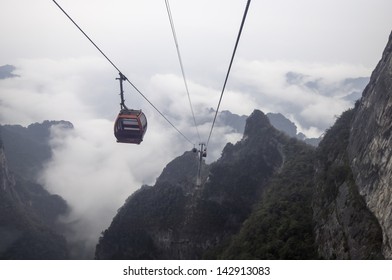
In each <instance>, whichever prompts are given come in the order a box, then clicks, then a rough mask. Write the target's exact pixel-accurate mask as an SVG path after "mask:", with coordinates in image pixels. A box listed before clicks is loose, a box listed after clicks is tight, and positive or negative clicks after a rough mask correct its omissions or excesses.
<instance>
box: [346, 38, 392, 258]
mask: <svg viewBox="0 0 392 280" xmlns="http://www.w3.org/2000/svg"><path fill="white" fill-rule="evenodd" d="M355 109H356V110H355V115H354V117H353V123H352V126H351V130H350V140H349V144H348V155H349V160H350V165H351V167H352V170H353V174H354V180H355V183H356V184H357V185H358V188H359V193H360V194H361V195H362V196H363V197H364V199H365V202H366V205H367V207H368V208H369V209H370V211H371V212H372V213H373V214H374V215H375V217H376V218H377V220H378V222H379V224H380V226H381V229H382V233H383V254H384V255H385V257H386V258H389V259H390V258H392V188H391V186H392V160H391V158H392V133H391V132H392V121H391V120H392V33H391V35H390V37H389V41H388V44H387V46H386V48H385V50H384V52H383V55H382V58H381V60H380V62H379V63H378V65H377V67H376V69H375V70H374V71H373V73H372V76H371V78H370V82H369V84H368V86H367V87H366V88H365V90H364V92H363V96H362V98H361V99H360V100H359V102H358V103H357V106H356V108H355Z"/></svg>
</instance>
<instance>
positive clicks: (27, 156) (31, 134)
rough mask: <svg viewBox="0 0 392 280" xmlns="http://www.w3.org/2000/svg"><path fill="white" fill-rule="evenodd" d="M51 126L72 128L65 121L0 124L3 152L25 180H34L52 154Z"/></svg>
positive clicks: (12, 167) (70, 124) (10, 165)
mask: <svg viewBox="0 0 392 280" xmlns="http://www.w3.org/2000/svg"><path fill="white" fill-rule="evenodd" d="M52 126H61V128H62V129H73V125H72V123H70V122H67V121H44V122H42V123H34V124H31V125H29V126H28V127H23V126H20V125H1V126H0V135H1V137H2V139H3V143H4V146H5V154H6V156H7V159H8V164H9V167H10V169H11V170H12V171H13V172H15V173H16V174H18V175H19V176H21V177H23V178H25V179H27V180H30V181H36V179H37V176H38V173H39V172H40V171H41V170H42V168H43V165H44V164H45V162H46V161H48V160H49V159H50V157H51V155H52V152H51V148H50V145H49V140H50V128H51V127H52Z"/></svg>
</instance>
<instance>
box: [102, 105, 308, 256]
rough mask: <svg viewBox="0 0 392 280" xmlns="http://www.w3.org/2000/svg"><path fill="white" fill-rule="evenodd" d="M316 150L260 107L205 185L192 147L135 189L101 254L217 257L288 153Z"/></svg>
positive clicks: (208, 173)
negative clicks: (275, 123) (280, 126)
mask: <svg viewBox="0 0 392 280" xmlns="http://www.w3.org/2000/svg"><path fill="white" fill-rule="evenodd" d="M297 146H300V147H301V149H300V150H297V149H296V148H294V147H297ZM302 149H303V150H302ZM312 150H313V148H311V147H310V146H307V145H306V144H304V143H301V142H300V141H298V140H295V139H290V138H289V137H288V136H286V135H285V134H283V133H282V132H280V131H278V130H276V129H275V128H274V127H273V126H272V125H271V124H270V122H269V120H268V118H267V116H266V115H264V114H263V113H262V112H261V111H258V110H255V111H254V112H253V113H252V115H251V116H250V117H249V118H248V119H247V122H246V126H245V130H244V136H243V139H242V140H241V141H239V142H238V143H236V144H235V145H233V144H230V143H229V144H227V145H226V147H225V148H224V150H223V152H222V156H221V158H220V159H219V160H218V161H216V162H215V163H213V164H211V165H210V166H205V167H204V168H203V170H205V173H206V174H205V176H204V177H203V179H204V180H203V182H204V183H203V184H202V186H201V187H198V186H196V184H195V176H196V171H197V165H196V164H197V158H196V156H197V155H195V154H193V153H192V152H186V153H185V154H184V155H182V156H180V157H178V158H177V159H175V160H174V161H172V162H171V163H170V164H169V165H168V166H167V167H166V168H165V170H164V172H163V173H162V175H161V176H160V177H159V178H158V180H157V182H156V184H155V185H154V186H144V187H143V188H141V189H140V190H139V191H138V192H136V193H135V194H133V195H131V196H130V197H129V198H128V200H127V202H126V203H125V205H124V206H123V207H122V208H121V209H120V210H119V211H118V214H117V215H116V217H115V218H114V219H113V222H112V224H111V225H110V227H109V228H108V229H107V230H106V231H105V232H104V234H103V236H102V237H101V239H100V241H99V244H98V245H97V250H96V258H97V259H138V258H147V259H200V258H203V257H206V258H215V257H216V254H217V253H216V250H217V248H218V247H219V246H221V245H222V244H224V243H226V242H228V241H229V240H230V237H231V236H233V234H235V233H237V232H238V230H239V229H240V228H241V227H242V224H243V222H244V221H245V220H246V219H247V218H248V217H249V216H250V214H251V213H252V211H253V209H254V207H255V206H256V204H257V203H258V202H259V201H260V199H262V197H264V195H265V194H264V193H265V191H266V188H268V186H269V185H270V180H271V179H272V178H273V177H274V174H278V173H280V172H281V170H282V168H284V166H286V163H287V162H289V161H288V158H289V157H292V158H296V155H297V154H296V153H297V152H298V153H302V152H304V153H311V151H312ZM299 151H301V152H299ZM290 153H294V154H290ZM184 167H187V168H184ZM167 174H171V176H168V175H167ZM162 178H170V180H168V179H162ZM310 223H311V219H310ZM310 235H311V234H310Z"/></svg>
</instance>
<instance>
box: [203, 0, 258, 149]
mask: <svg viewBox="0 0 392 280" xmlns="http://www.w3.org/2000/svg"><path fill="white" fill-rule="evenodd" d="M250 2H251V0H248V2H247V3H246V7H245V11H244V15H243V17H242V22H241V26H240V30H239V32H238V36H237V40H236V43H235V46H234V50H233V54H232V56H231V60H230V64H229V69H228V70H227V74H226V78H225V82H224V84H223V88H222V92H221V95H220V98H219V102H218V106H217V108H216V111H215V116H214V120H213V122H212V126H211V130H210V134H209V136H208V140H207V143H206V147H208V144H209V142H210V139H211V135H212V130H213V129H214V125H215V121H216V117H217V115H218V112H219V107H220V104H221V102H222V97H223V94H224V92H225V88H226V84H227V80H228V79H229V75H230V70H231V66H232V65H233V61H234V57H235V54H236V52H237V47H238V43H239V41H240V38H241V33H242V29H243V27H244V24H245V19H246V16H247V14H248V10H249V6H250Z"/></svg>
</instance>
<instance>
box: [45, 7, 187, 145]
mask: <svg viewBox="0 0 392 280" xmlns="http://www.w3.org/2000/svg"><path fill="white" fill-rule="evenodd" d="M52 1H53V2H54V3H55V4H56V6H57V7H58V8H59V9H60V10H61V11H62V12H63V13H64V14H65V15H66V16H67V17H68V19H69V20H70V21H71V22H72V23H73V24H74V25H75V26H76V27H77V28H78V29H79V31H80V32H81V33H82V34H83V35H84V36H85V37H86V38H87V39H88V40H89V41H90V43H91V44H92V45H93V46H94V47H95V48H96V49H97V50H98V51H99V52H100V53H101V54H102V55H103V56H104V57H105V58H106V60H107V61H108V62H109V63H110V64H111V65H112V66H113V67H114V68H115V69H116V70H117V71H118V72H119V73H121V74H123V73H122V71H121V70H120V69H119V68H118V67H117V66H116V64H114V63H113V61H112V60H110V59H109V57H108V56H107V55H106V54H105V53H104V52H103V51H102V50H101V49H100V48H99V47H98V46H97V44H95V43H94V41H93V40H92V39H91V38H90V37H89V36H88V35H87V34H86V32H84V31H83V29H82V28H81V27H80V26H79V25H78V24H77V23H76V22H75V21H74V20H73V19H72V18H71V16H70V15H69V14H68V13H67V12H66V11H65V10H64V9H63V8H62V7H61V6H60V5H59V4H58V3H57V2H56V1H55V0H52ZM123 76H124V75H123ZM124 77H125V80H126V81H127V82H128V83H129V84H130V85H131V86H132V87H133V88H134V89H135V90H136V91H137V92H138V93H139V94H140V95H141V96H142V97H143V98H144V99H145V100H146V101H147V102H148V103H149V104H150V105H151V106H152V107H153V108H154V109H155V110H156V111H157V112H158V113H159V114H160V115H161V116H162V117H163V118H164V119H165V120H166V121H167V122H168V123H169V124H170V125H171V126H172V127H173V128H174V129H175V130H176V131H177V132H178V133H179V134H180V135H181V136H182V137H183V138H184V139H185V140H186V141H188V142H189V143H190V144H192V145H193V146H195V143H193V142H192V141H191V140H189V138H188V137H186V136H185V134H183V133H182V132H181V131H180V130H179V129H178V128H177V127H176V126H175V125H174V124H173V123H172V122H171V121H170V120H169V119H168V118H167V117H166V116H165V115H164V114H163V113H162V112H161V111H160V110H159V109H158V108H157V107H156V106H155V105H154V104H153V103H152V102H151V101H150V100H149V99H148V98H147V97H146V96H145V95H144V94H143V93H142V92H141V91H140V90H139V89H138V88H137V87H136V86H135V85H134V84H133V83H132V82H131V81H130V80H129V79H128V78H127V77H126V76H124Z"/></svg>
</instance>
